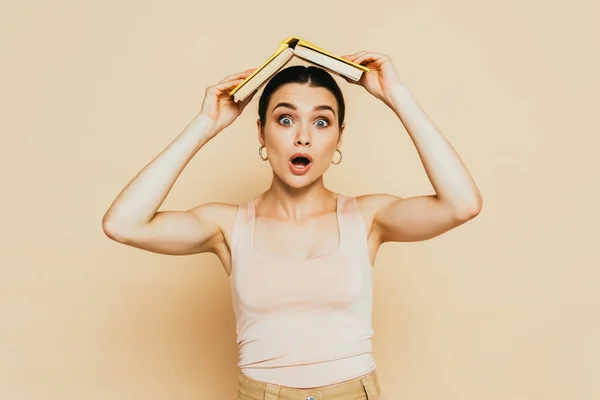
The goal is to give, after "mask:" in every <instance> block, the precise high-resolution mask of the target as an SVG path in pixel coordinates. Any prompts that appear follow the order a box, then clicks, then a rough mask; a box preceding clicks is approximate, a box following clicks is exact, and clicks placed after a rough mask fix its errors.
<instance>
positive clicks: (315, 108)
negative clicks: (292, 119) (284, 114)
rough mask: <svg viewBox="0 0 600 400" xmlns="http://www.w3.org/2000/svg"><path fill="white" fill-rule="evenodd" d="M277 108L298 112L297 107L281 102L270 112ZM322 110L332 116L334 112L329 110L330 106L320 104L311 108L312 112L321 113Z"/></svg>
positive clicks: (331, 109)
mask: <svg viewBox="0 0 600 400" xmlns="http://www.w3.org/2000/svg"><path fill="white" fill-rule="evenodd" d="M278 107H286V108H291V109H292V110H298V107H296V106H295V105H293V104H291V103H286V102H282V103H279V104H277V105H276V106H275V107H273V111H272V112H274V111H275V110H276V109H277V108H278ZM323 110H330V111H331V112H332V113H333V115H335V111H334V110H333V108H331V106H328V105H326V104H322V105H319V106H314V107H313V111H323Z"/></svg>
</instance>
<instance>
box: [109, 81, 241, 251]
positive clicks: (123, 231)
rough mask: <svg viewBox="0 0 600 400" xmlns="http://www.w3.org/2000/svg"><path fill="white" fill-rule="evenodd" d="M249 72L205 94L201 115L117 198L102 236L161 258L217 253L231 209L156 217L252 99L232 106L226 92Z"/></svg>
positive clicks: (197, 209)
mask: <svg viewBox="0 0 600 400" xmlns="http://www.w3.org/2000/svg"><path fill="white" fill-rule="evenodd" d="M251 72H252V70H247V71H244V72H243V73H240V74H234V75H229V76H227V77H225V78H224V79H223V80H222V81H221V82H219V83H218V84H216V85H214V86H211V87H209V88H208V89H207V90H206V96H205V99H204V102H203V106H202V110H201V112H200V113H199V114H198V115H197V116H196V117H195V118H194V119H193V120H192V121H191V122H190V123H189V124H188V126H187V127H186V128H185V129H184V131H183V132H181V133H180V134H179V136H177V138H176V139H175V140H173V141H172V142H171V143H170V144H169V145H168V146H167V147H166V148H165V149H164V150H163V151H162V152H161V153H160V154H159V155H158V156H156V157H155V158H154V159H153V160H152V161H151V162H150V163H149V164H148V165H146V166H145V167H144V168H143V169H142V170H141V171H140V172H139V173H138V174H137V176H135V178H134V179H132V180H131V181H130V182H129V183H128V184H127V185H126V187H125V188H124V189H123V190H122V191H121V193H119V195H118V196H117V198H116V199H115V200H114V201H113V203H112V204H111V206H110V208H109V209H108V210H107V211H106V213H105V214H104V217H103V218H102V228H103V230H104V232H105V234H106V235H107V236H108V237H109V238H111V239H113V240H115V241H117V242H119V243H123V244H126V245H130V246H133V247H137V248H140V249H144V250H148V251H152V252H156V253H162V254H177V255H183V254H193V253H202V252H206V251H211V252H215V250H216V249H217V248H218V247H219V245H220V244H222V243H223V240H224V236H223V229H222V223H221V222H220V221H224V220H225V219H224V218H225V217H226V215H227V213H228V212H229V213H231V208H232V206H230V205H225V204H218V203H208V204H204V205H201V206H198V207H194V208H192V209H189V210H185V211H158V208H159V207H160V206H161V204H162V203H163V202H164V200H165V198H166V197H167V195H168V193H169V191H170V190H171V188H172V187H173V185H174V184H175V181H176V180H177V178H178V177H179V175H180V174H181V172H182V171H183V169H184V168H185V167H186V165H187V164H188V163H189V161H190V160H191V159H192V158H193V157H194V155H195V154H196V152H198V150H200V149H201V148H202V147H203V146H204V145H205V144H206V143H207V142H208V141H210V140H211V139H212V138H213V137H215V136H216V135H217V134H218V133H219V132H220V131H222V130H223V129H224V128H225V127H226V126H228V125H230V124H231V123H232V122H233V121H234V120H235V119H236V118H237V117H238V116H239V115H240V113H241V112H242V110H243V108H244V107H245V106H246V105H247V104H248V102H249V101H250V100H251V98H252V96H250V97H249V98H248V99H246V100H245V101H244V102H240V103H237V104H236V103H234V102H233V99H231V96H229V94H228V93H229V90H230V89H231V88H232V87H234V86H236V85H237V84H239V83H240V82H241V81H242V80H243V79H244V78H245V77H246V76H248V75H249V74H250V73H251Z"/></svg>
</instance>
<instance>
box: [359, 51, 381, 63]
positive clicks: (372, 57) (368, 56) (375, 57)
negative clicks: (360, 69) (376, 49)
mask: <svg viewBox="0 0 600 400" xmlns="http://www.w3.org/2000/svg"><path fill="white" fill-rule="evenodd" d="M383 57H384V55H383V54H379V53H365V54H362V55H361V56H359V57H357V58H356V59H355V60H354V62H355V63H356V64H362V63H364V62H373V61H379V60H381V59H382V58H383Z"/></svg>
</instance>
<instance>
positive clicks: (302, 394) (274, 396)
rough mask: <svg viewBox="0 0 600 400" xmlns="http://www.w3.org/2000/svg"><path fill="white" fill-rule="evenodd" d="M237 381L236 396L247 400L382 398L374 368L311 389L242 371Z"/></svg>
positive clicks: (370, 399)
mask: <svg viewBox="0 0 600 400" xmlns="http://www.w3.org/2000/svg"><path fill="white" fill-rule="evenodd" d="M238 382H239V386H238V398H240V399H248V400H254V399H260V400H263V399H264V400H346V399H348V398H361V397H363V396H366V399H368V400H384V397H383V395H382V393H381V387H380V386H379V379H378V377H377V372H376V371H375V370H373V371H372V372H370V373H369V374H367V375H365V376H362V377H359V378H355V379H352V380H349V381H346V382H341V383H337V384H333V385H327V386H319V387H315V388H311V389H298V388H292V387H288V386H282V385H275V384H272V383H267V382H261V381H257V380H254V379H252V378H250V377H248V376H246V375H244V373H243V372H240V373H239V377H238ZM239 395H241V396H242V397H240V396H239ZM243 396H246V397H243Z"/></svg>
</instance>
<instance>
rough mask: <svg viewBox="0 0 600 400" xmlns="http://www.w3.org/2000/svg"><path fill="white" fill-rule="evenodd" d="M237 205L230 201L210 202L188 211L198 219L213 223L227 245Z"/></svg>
mask: <svg viewBox="0 0 600 400" xmlns="http://www.w3.org/2000/svg"><path fill="white" fill-rule="evenodd" d="M238 209H239V205H237V204H230V203H219V202H210V203H204V204H201V205H199V206H196V207H193V208H191V209H190V210H189V211H190V212H191V213H193V214H194V215H195V216H196V217H197V218H198V219H200V220H202V221H208V222H210V223H213V224H215V225H216V226H217V227H218V228H219V230H220V231H221V232H222V234H223V237H224V239H225V241H226V243H227V245H228V247H229V244H230V238H231V230H232V228H233V223H234V221H235V216H236V214H237V211H238Z"/></svg>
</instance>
